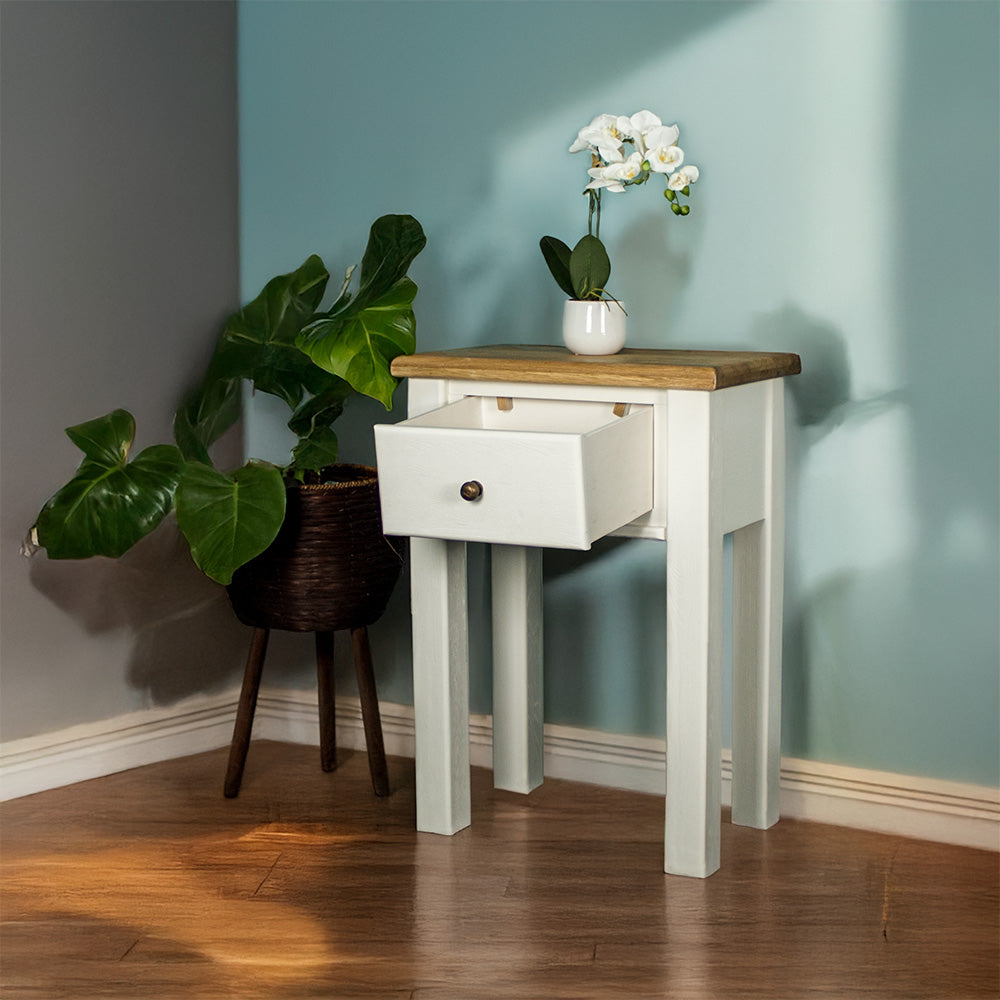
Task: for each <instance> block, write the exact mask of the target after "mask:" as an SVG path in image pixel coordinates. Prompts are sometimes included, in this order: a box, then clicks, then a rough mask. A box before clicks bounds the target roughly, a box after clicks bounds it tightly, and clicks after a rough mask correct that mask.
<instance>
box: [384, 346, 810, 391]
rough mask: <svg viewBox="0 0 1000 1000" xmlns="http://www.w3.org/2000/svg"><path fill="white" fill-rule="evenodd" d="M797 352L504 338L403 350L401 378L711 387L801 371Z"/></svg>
mask: <svg viewBox="0 0 1000 1000" xmlns="http://www.w3.org/2000/svg"><path fill="white" fill-rule="evenodd" d="M801 370H802V364H801V361H800V360H799V356H798V355H797V354H775V353H772V352H769V351H671V350H647V349H645V348H625V349H624V350H622V351H620V352H619V353H618V354H611V355H601V356H587V355H581V354H571V353H570V352H569V351H568V350H567V349H566V348H565V347H555V346H548V345H534V344H500V345H496V346H490V347H464V348H457V349H454V350H449V351H427V352H425V353H423V354H410V355H405V354H404V355H400V356H399V357H398V358H396V359H395V360H394V361H393V362H392V374H393V375H396V376H397V377H400V378H455V379H471V380H473V381H477V382H535V383H546V384H549V385H605V386H619V385H624V386H636V387H642V388H656V389H699V390H702V391H711V390H713V389H725V388H728V387H729V386H734V385H743V384H744V383H746V382H760V381H763V380H764V379H770V378H781V377H782V376H784V375H797V374H798V373H799V372H800V371H801Z"/></svg>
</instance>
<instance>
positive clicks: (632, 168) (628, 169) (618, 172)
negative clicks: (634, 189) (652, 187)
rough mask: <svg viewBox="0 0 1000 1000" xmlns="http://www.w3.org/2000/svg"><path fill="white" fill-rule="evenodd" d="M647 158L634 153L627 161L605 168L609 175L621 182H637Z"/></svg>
mask: <svg viewBox="0 0 1000 1000" xmlns="http://www.w3.org/2000/svg"><path fill="white" fill-rule="evenodd" d="M644 160H645V157H644V156H643V155H642V153H633V154H632V155H631V156H630V157H629V158H628V159H627V160H622V161H621V162H620V163H610V164H608V166H607V167H606V168H605V170H606V171H607V175H608V176H609V177H613V178H615V179H616V180H620V181H632V180H635V179H636V177H638V176H639V175H640V174H641V173H642V164H643V162H644Z"/></svg>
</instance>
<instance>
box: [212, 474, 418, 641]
mask: <svg viewBox="0 0 1000 1000" xmlns="http://www.w3.org/2000/svg"><path fill="white" fill-rule="evenodd" d="M322 478H323V480H324V481H323V482H322V483H320V484H317V485H308V484H307V485H290V486H289V487H288V495H287V507H286V511H285V521H284V523H283V524H282V526H281V530H280V531H279V532H278V536H277V538H275V540H274V541H273V542H272V543H271V545H270V547H269V548H267V549H266V550H265V551H264V552H262V553H261V554H260V555H259V556H257V557H256V558H255V559H252V560H251V561H250V562H248V563H246V565H244V566H241V567H240V568H239V569H238V570H237V571H236V572H235V573H234V574H233V582H232V583H231V584H230V585H229V587H228V591H229V601H230V603H231V604H232V606H233V610H234V611H235V612H236V616H237V618H239V620H240V621H241V622H243V623H244V624H245V625H253V626H255V627H258V628H277V629H286V630H288V631H292V632H328V631H335V630H337V629H346V628H359V627H360V626H362V625H371V624H373V623H374V622H375V621H377V620H378V619H379V617H381V615H382V612H383V611H385V606H386V604H387V603H388V601H389V596H390V594H391V593H392V589H393V587H394V586H395V585H396V580H397V579H398V578H399V572H400V569H401V568H402V565H403V559H402V555H401V551H402V549H401V546H402V540H400V539H387V538H386V537H385V536H384V535H383V534H382V514H381V509H380V507H379V495H378V478H377V474H376V471H375V469H373V468H372V467H370V466H367V465H345V464H338V465H332V466H329V467H328V468H327V469H324V470H323V476H322Z"/></svg>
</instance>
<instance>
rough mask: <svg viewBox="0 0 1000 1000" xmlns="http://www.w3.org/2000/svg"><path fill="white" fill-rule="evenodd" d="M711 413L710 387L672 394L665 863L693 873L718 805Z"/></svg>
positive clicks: (717, 554)
mask: <svg viewBox="0 0 1000 1000" xmlns="http://www.w3.org/2000/svg"><path fill="white" fill-rule="evenodd" d="M710 415H711V402H710V399H709V394H707V393H696V392H690V393H685V392H675V393H671V396H670V408H669V412H668V424H669V427H668V442H667V461H668V463H669V465H668V471H667V478H668V485H667V491H668V492H667V768H666V770H667V775H666V821H665V835H664V870H665V871H667V872H670V873H672V874H675V875H691V876H695V877H697V878H704V877H705V876H707V875H711V874H712V872H714V871H716V870H717V869H718V867H719V842H720V834H721V830H720V825H721V811H722V802H721V794H722V772H721V758H722V533H721V530H718V526H717V524H716V523H715V518H714V517H713V510H714V509H715V507H716V506H717V501H718V498H717V497H715V496H713V477H712V475H711V463H712V440H711V421H710Z"/></svg>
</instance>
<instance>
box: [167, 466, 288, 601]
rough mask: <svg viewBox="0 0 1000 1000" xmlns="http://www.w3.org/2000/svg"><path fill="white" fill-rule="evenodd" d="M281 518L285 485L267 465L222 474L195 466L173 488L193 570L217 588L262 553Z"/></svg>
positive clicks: (178, 520)
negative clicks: (216, 583) (209, 580)
mask: <svg viewBox="0 0 1000 1000" xmlns="http://www.w3.org/2000/svg"><path fill="white" fill-rule="evenodd" d="M284 517H285V484H284V481H283V479H282V476H281V472H280V470H279V469H277V468H276V467H275V466H273V465H265V464H263V463H250V464H248V465H244V466H243V467H242V468H240V469H237V470H236V471H235V472H234V473H232V474H230V475H227V474H225V473H223V472H217V471H216V470H215V469H213V468H211V467H210V466H207V465H202V464H201V463H197V462H192V463H190V464H188V465H187V467H186V468H185V469H184V474H183V475H182V476H181V479H180V482H179V484H178V486H177V524H178V526H179V527H180V529H181V531H182V532H183V533H184V537H185V538H187V540H188V544H189V545H190V546H191V555H192V557H193V558H194V561H195V563H196V564H197V565H198V568H199V569H200V570H201V571H202V572H203V573H204V574H205V575H206V576H209V577H211V578H212V579H213V580H215V581H217V582H218V583H222V584H228V583H230V582H231V581H232V578H233V572H234V571H235V570H236V569H238V568H239V567H240V566H242V565H243V564H244V563H246V562H249V561H250V560H251V559H253V557H254V556H257V555H260V553H261V552H263V551H264V549H266V548H267V547H268V546H269V545H270V544H271V542H272V541H274V538H275V536H276V535H277V534H278V529H279V528H280V527H281V522H282V521H283V520H284Z"/></svg>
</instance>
